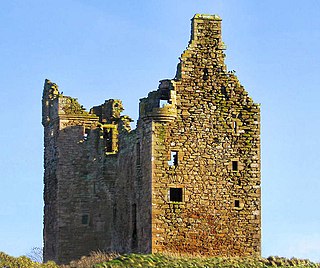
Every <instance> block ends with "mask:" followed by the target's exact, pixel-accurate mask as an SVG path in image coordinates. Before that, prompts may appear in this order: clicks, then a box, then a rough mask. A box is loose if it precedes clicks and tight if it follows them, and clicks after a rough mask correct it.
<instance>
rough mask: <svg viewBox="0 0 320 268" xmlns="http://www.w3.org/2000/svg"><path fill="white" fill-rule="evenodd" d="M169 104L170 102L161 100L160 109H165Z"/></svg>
mask: <svg viewBox="0 0 320 268" xmlns="http://www.w3.org/2000/svg"><path fill="white" fill-rule="evenodd" d="M168 104H169V101H168V100H160V103H159V107H160V108H163V107H165V106H166V105H168Z"/></svg>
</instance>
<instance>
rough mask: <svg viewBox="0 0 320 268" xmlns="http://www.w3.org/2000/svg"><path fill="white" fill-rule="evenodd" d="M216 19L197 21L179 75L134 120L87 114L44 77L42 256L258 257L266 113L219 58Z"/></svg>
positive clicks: (109, 108)
mask: <svg viewBox="0 0 320 268" xmlns="http://www.w3.org/2000/svg"><path fill="white" fill-rule="evenodd" d="M224 50H225V46H224V43H223V42H222V39H221V19H220V18H219V17H218V16H217V15H200V14H197V15H195V16H194V17H193V19H192V30H191V39H190V42H189V45H188V47H187V49H186V50H185V51H184V52H183V54H182V55H181V57H180V63H179V64H178V67H177V73H176V76H175V78H174V79H172V80H162V81H160V85H159V88H158V89H157V90H156V91H152V92H150V93H149V94H148V97H146V98H143V99H141V100H140V107H139V119H138V122H137V127H136V129H134V130H131V128H130V122H132V120H131V119H130V117H128V116H126V115H122V114H121V112H122V111H123V107H122V102H121V101H120V100H114V99H109V100H107V101H105V103H103V104H102V105H99V106H95V107H93V108H91V109H90V111H89V112H87V111H86V110H85V109H84V108H83V107H82V106H81V105H80V104H79V103H78V102H77V100H76V99H74V98H71V97H68V96H64V95H63V94H61V93H60V92H59V89H58V86H57V85H56V84H54V83H52V82H50V81H49V80H46V81H45V85H44V91H43V98H42V103H43V112H42V124H43V126H44V147H45V149H44V184H45V187H44V202H45V207H44V260H45V261H48V260H54V261H56V262H58V263H67V262H69V261H71V260H73V259H76V258H79V257H81V256H83V255H87V254H89V253H90V252H91V251H94V250H103V251H109V252H110V251H113V252H120V253H124V252H127V253H128V252H141V253H156V252H177V253H200V254H203V255H213V256H260V251H261V249H260V244H261V189H260V109H259V105H258V104H256V103H254V102H253V101H252V99H251V98H250V97H249V96H248V93H247V92H246V91H245V89H244V88H243V86H242V85H241V84H240V82H239V80H238V78H237V77H236V76H235V74H234V72H228V71H227V68H226V65H225V63H224V58H225V54H224Z"/></svg>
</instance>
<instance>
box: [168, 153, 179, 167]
mask: <svg viewBox="0 0 320 268" xmlns="http://www.w3.org/2000/svg"><path fill="white" fill-rule="evenodd" d="M168 164H169V166H177V165H178V152H176V151H172V152H171V153H170V161H168Z"/></svg>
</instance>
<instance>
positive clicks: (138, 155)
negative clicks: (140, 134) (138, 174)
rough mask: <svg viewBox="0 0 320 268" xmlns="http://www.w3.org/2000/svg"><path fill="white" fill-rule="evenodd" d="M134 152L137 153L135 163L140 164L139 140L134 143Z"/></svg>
mask: <svg viewBox="0 0 320 268" xmlns="http://www.w3.org/2000/svg"><path fill="white" fill-rule="evenodd" d="M136 146H137V147H136V153H137V156H136V159H137V165H140V142H138V143H137V144H136Z"/></svg>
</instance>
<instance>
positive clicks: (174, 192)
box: [169, 188, 183, 202]
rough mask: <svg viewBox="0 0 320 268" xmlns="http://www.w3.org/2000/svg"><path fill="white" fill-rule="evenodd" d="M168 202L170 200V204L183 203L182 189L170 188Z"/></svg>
mask: <svg viewBox="0 0 320 268" xmlns="http://www.w3.org/2000/svg"><path fill="white" fill-rule="evenodd" d="M169 200H170V202H182V201H183V189H182V188H170V191H169Z"/></svg>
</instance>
